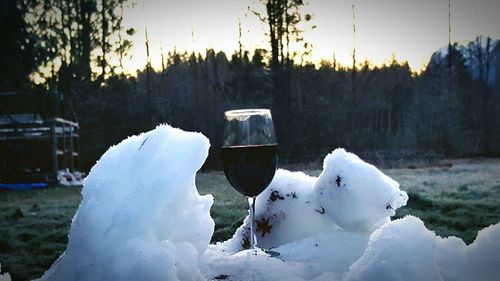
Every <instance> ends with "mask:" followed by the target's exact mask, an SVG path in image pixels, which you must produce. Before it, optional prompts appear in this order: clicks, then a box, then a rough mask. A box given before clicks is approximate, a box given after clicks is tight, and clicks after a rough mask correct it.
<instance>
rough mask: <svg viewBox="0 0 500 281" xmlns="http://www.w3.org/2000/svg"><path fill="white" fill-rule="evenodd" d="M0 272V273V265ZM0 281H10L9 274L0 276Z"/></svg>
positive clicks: (0, 267) (0, 268) (0, 269)
mask: <svg viewBox="0 0 500 281" xmlns="http://www.w3.org/2000/svg"><path fill="white" fill-rule="evenodd" d="M0 272H2V264H1V263H0ZM0 281H10V274H9V273H4V274H0Z"/></svg>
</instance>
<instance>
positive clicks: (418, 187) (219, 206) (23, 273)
mask: <svg viewBox="0 0 500 281" xmlns="http://www.w3.org/2000/svg"><path fill="white" fill-rule="evenodd" d="M319 172H320V171H314V170H313V171H306V173H308V174H311V175H318V174H319ZM384 172H385V173H387V174H388V175H390V176H391V177H393V178H394V179H396V180H397V181H399V183H400V184H401V189H403V190H406V191H407V192H408V193H409V195H410V201H409V204H408V206H406V207H404V208H402V209H400V210H399V211H398V213H397V216H398V217H401V216H404V215H406V214H413V215H415V216H418V217H420V218H421V219H422V220H423V221H424V222H425V224H426V226H427V227H428V228H429V229H432V230H434V231H436V233H437V234H439V235H441V236H449V235H455V236H459V237H462V238H463V239H464V240H465V241H466V242H467V243H470V242H472V241H473V240H474V238H475V236H476V234H477V231H478V230H479V229H481V228H483V227H485V226H487V225H490V224H492V223H497V222H499V221H500V159H472V160H471V159H465V160H445V161H440V162H437V163H434V164H433V165H432V166H429V165H427V166H420V167H419V166H411V167H408V168H398V169H386V170H384ZM196 183H197V186H198V189H199V191H200V193H201V194H207V193H211V194H213V195H214V197H215V203H214V206H213V207H212V210H211V212H212V217H213V218H214V219H215V223H216V229H215V233H214V236H213V241H221V240H225V239H227V238H229V237H231V235H232V234H233V232H234V230H235V228H237V227H238V226H239V225H240V224H241V221H242V219H243V218H244V217H245V215H246V213H247V211H246V208H247V202H246V200H245V198H244V197H243V196H241V195H239V194H238V193H237V192H236V191H234V190H233V189H232V188H231V187H230V186H229V185H228V183H227V181H226V179H225V177H224V174H223V173H221V172H210V173H200V174H199V175H198V176H197V179H196ZM80 192H81V188H77V187H55V188H50V189H43V190H24V191H5V190H0V263H1V264H2V271H4V272H10V274H11V276H12V277H13V280H29V279H33V278H36V277H39V276H40V275H41V274H42V273H43V272H44V271H45V270H46V269H47V268H49V267H50V265H51V264H52V263H53V261H54V260H55V259H56V258H57V257H58V256H59V255H60V254H61V253H62V252H63V251H64V249H65V247H66V243H67V233H68V231H69V227H70V224H71V219H72V217H73V215H74V213H75V211H76V209H77V208H78V204H79V202H80V200H81V196H80Z"/></svg>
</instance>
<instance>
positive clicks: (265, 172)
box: [222, 144, 278, 197]
mask: <svg viewBox="0 0 500 281" xmlns="http://www.w3.org/2000/svg"><path fill="white" fill-rule="evenodd" d="M276 149H277V146H276V145H275V144H273V145H244V146H228V147H223V148H222V163H223V166H224V173H225V174H226V177H227V179H228V181H229V183H230V184H231V185H232V186H233V187H234V189H236V190H237V191H238V192H239V193H241V194H243V195H245V196H248V197H254V196H257V195H259V194H260V193H261V192H262V191H264V189H266V187H267V186H268V185H269V184H270V183H271V180H272V179H273V177H274V172H275V171H276V166H277V164H278V158H277V156H276Z"/></svg>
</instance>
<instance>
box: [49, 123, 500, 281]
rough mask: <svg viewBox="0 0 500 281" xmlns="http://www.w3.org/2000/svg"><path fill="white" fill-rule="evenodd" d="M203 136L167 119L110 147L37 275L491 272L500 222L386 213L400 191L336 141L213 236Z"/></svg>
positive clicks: (498, 260)
mask: <svg viewBox="0 0 500 281" xmlns="http://www.w3.org/2000/svg"><path fill="white" fill-rule="evenodd" d="M208 148H209V142H208V140H207V139H206V138H205V137H204V136H203V135H201V134H197V133H187V132H183V131H181V130H179V129H174V128H171V127H169V126H168V125H164V126H159V127H158V128H156V129H155V130H153V131H151V132H148V133H145V134H142V135H139V136H134V137H130V138H128V139H126V140H124V141H123V142H121V143H120V144H119V145H117V146H115V147H112V148H110V149H109V150H108V151H107V152H106V153H105V154H104V155H103V156H102V158H101V159H100V160H99V162H98V163H97V164H96V165H95V166H94V167H93V169H92V170H91V172H90V174H89V176H88V177H87V179H86V180H85V182H84V185H85V188H84V189H83V191H82V192H83V201H82V203H81V205H80V208H79V209H78V211H77V213H76V215H75V218H74V219H73V223H72V226H71V231H70V235H69V243H68V247H67V249H66V251H65V253H64V254H63V255H62V256H61V257H60V258H59V260H57V261H56V262H55V263H54V265H53V266H52V267H51V269H49V270H48V271H47V272H46V273H45V275H44V276H43V277H42V280H148V281H149V280H186V281H187V280H233V281H236V280H270V281H272V280H297V281H299V280H315V281H320V280H330V281H331V280H343V281H351V280H459V281H460V280H464V281H465V280H496V278H497V277H498V276H500V224H497V225H495V226H491V227H488V228H486V229H483V230H482V231H480V232H479V234H478V236H477V238H476V240H475V241H474V243H473V244H471V245H468V246H466V245H465V243H464V242H463V241H462V240H460V239H458V238H455V237H450V238H441V237H438V236H436V235H435V234H434V232H432V231H429V230H428V229H427V228H426V227H425V226H424V224H423V223H422V221H421V220H420V219H418V218H416V217H411V216H408V217H405V218H403V219H399V220H395V221H392V222H391V221H390V220H389V217H390V216H392V215H394V212H395V210H396V209H397V208H399V207H401V206H403V205H405V204H406V200H407V199H408V197H407V195H406V193H404V192H402V191H400V189H399V185H398V184H397V182H395V181H394V180H392V179H390V178H389V177H387V176H386V175H384V174H383V173H382V172H380V171H379V170H378V169H376V168H375V167H373V166H372V165H369V164H367V163H365V162H363V161H362V160H361V159H359V158H358V157H357V156H356V155H354V154H351V153H348V152H346V151H345V150H343V149H337V150H335V151H334V152H333V153H331V154H329V155H328V156H327V157H326V158H325V161H324V170H323V172H322V173H321V174H320V176H319V177H317V178H315V177H309V176H307V175H305V174H303V173H300V172H296V173H292V172H289V171H285V170H279V171H278V172H277V173H276V177H275V179H274V180H273V182H272V183H271V185H270V186H269V187H268V188H267V189H266V190H265V191H264V192H263V193H262V194H261V195H260V196H259V198H258V199H257V206H256V207H257V212H256V214H257V224H258V230H259V232H258V238H259V239H258V242H259V244H260V245H261V246H263V247H267V248H273V250H274V251H276V252H279V253H280V255H279V256H278V257H276V258H271V257H268V256H263V255H260V256H255V255H249V254H248V250H247V251H240V249H242V248H244V246H245V237H247V236H246V235H248V234H247V232H248V229H247V227H246V226H247V225H248V218H247V219H246V220H245V222H244V224H243V225H242V226H241V227H240V228H239V229H238V230H237V231H236V233H235V235H234V236H233V238H232V239H230V240H228V241H226V242H224V243H219V244H216V245H208V244H209V241H210V238H211V235H212V234H213V230H214V223H213V220H212V219H211V217H210V207H211V205H212V203H213V199H212V197H211V196H210V195H208V196H200V195H199V194H198V192H197V190H196V187H195V184H194V182H195V181H194V179H195V174H196V171H197V170H198V169H199V168H200V167H201V165H202V164H203V162H204V160H205V159H206V157H207V154H208Z"/></svg>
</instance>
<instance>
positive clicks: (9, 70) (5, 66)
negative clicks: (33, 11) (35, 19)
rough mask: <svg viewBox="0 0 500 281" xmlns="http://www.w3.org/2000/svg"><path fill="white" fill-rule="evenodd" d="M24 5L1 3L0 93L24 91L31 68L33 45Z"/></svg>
mask: <svg viewBox="0 0 500 281" xmlns="http://www.w3.org/2000/svg"><path fill="white" fill-rule="evenodd" d="M25 14H26V6H25V5H23V3H19V1H17V0H3V1H0V34H1V36H2V40H0V54H2V55H1V56H0V91H17V90H21V89H22V88H26V87H27V84H28V76H29V74H30V73H31V71H32V70H33V68H34V65H35V64H34V63H35V62H34V60H33V57H32V53H33V51H34V50H33V44H32V41H31V40H29V36H30V34H29V33H28V30H27V26H26V23H25V22H24V16H25Z"/></svg>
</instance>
